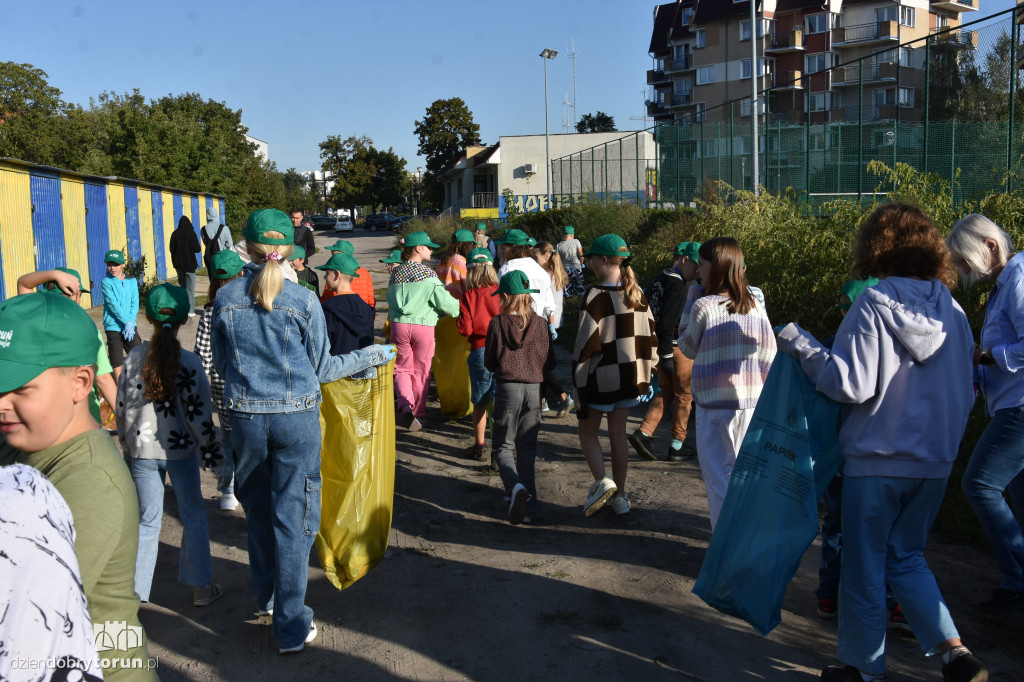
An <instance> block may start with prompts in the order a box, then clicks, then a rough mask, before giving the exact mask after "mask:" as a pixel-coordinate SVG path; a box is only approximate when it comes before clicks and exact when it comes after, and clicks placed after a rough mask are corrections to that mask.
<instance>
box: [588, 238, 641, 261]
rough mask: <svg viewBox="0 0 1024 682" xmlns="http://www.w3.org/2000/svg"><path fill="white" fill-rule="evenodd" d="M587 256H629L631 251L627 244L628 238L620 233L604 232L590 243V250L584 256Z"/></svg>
mask: <svg viewBox="0 0 1024 682" xmlns="http://www.w3.org/2000/svg"><path fill="white" fill-rule="evenodd" d="M587 256H620V257H622V258H629V256H630V252H629V247H628V246H626V240H625V239H623V238H622V237H620V236H619V235H617V234H602V235H601V236H600V237H598V238H597V239H595V240H594V243H593V244H591V245H590V250H589V251H587V252H586V253H585V254H583V257H584V258H586V257H587Z"/></svg>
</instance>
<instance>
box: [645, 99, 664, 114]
mask: <svg viewBox="0 0 1024 682" xmlns="http://www.w3.org/2000/svg"><path fill="white" fill-rule="evenodd" d="M646 104H647V115H648V116H667V115H668V113H669V112H668V109H666V108H665V103H664V102H652V101H651V100H647V102H646Z"/></svg>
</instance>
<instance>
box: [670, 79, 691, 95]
mask: <svg viewBox="0 0 1024 682" xmlns="http://www.w3.org/2000/svg"><path fill="white" fill-rule="evenodd" d="M692 91H693V82H692V81H690V79H689V78H684V79H682V80H678V81H672V92H674V93H676V94H677V95H681V94H683V93H690V92H692Z"/></svg>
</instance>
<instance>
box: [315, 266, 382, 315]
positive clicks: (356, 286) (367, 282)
mask: <svg viewBox="0 0 1024 682" xmlns="http://www.w3.org/2000/svg"><path fill="white" fill-rule="evenodd" d="M356 274H357V275H359V276H358V277H356V278H354V279H353V280H352V293H353V294H358V295H359V298H361V299H363V300H364V301H366V303H367V305H369V306H370V307H371V308H376V307H377V299H376V298H375V297H374V295H373V280H372V279H370V273H369V271H368V270H367V269H366V268H359V269H358V270H356ZM332 296H334V292H333V291H331V290H329V289H324V294H323V296H321V297H320V302H321V303H323V302H324V301H326V300H327V299H329V298H330V297H332Z"/></svg>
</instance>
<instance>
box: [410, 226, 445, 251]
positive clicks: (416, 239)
mask: <svg viewBox="0 0 1024 682" xmlns="http://www.w3.org/2000/svg"><path fill="white" fill-rule="evenodd" d="M402 245H403V246H429V247H430V248H432V249H439V248H441V245H440V244H435V243H434V242H432V241H430V237H429V236H427V233H426V232H423V231H422V230H421V231H418V232H410V233H409V234H407V235H405V239H403V240H402Z"/></svg>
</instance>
